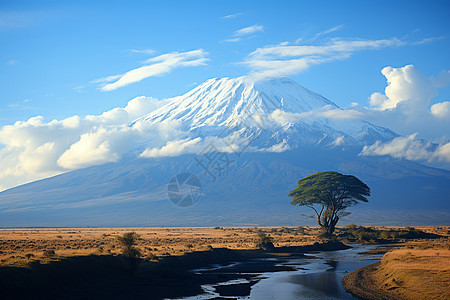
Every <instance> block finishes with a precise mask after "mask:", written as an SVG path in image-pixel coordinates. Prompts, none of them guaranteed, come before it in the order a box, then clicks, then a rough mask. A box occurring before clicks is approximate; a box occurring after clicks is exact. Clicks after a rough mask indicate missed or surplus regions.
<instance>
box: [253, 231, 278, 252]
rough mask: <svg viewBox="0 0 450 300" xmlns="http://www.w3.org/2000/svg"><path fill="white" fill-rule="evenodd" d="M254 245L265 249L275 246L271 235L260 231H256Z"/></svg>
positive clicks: (271, 248)
mask: <svg viewBox="0 0 450 300" xmlns="http://www.w3.org/2000/svg"><path fill="white" fill-rule="evenodd" d="M256 247H258V248H260V249H263V250H266V251H267V250H273V249H274V248H275V246H274V245H273V238H272V237H271V236H268V235H266V234H265V233H264V232H262V231H260V232H258V239H257V243H256Z"/></svg>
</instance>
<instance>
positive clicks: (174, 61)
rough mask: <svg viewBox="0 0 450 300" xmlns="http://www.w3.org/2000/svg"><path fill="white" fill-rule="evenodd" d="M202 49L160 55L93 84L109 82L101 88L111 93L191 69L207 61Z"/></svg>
mask: <svg viewBox="0 0 450 300" xmlns="http://www.w3.org/2000/svg"><path fill="white" fill-rule="evenodd" d="M207 54H208V53H206V52H205V51H204V50H203V49H198V50H193V51H187V52H180V53H178V52H173V53H167V54H162V55H159V56H156V57H153V58H150V59H148V60H146V61H145V63H146V64H148V65H145V66H142V67H139V68H136V69H133V70H131V71H128V72H126V73H125V74H123V75H114V76H109V77H106V78H101V79H97V80H95V81H94V82H110V81H114V82H112V83H108V84H104V85H102V86H101V88H100V89H101V90H102V91H112V90H115V89H118V88H120V87H124V86H127V85H129V84H132V83H135V82H138V81H141V80H143V79H145V78H148V77H153V76H160V75H163V74H167V73H169V72H171V71H172V70H174V69H176V68H179V67H193V66H201V65H205V63H206V61H208V59H207V58H205V56H206V55H207Z"/></svg>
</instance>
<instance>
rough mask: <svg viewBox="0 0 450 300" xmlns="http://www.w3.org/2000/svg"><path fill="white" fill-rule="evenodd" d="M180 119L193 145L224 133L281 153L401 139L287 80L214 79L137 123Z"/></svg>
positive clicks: (245, 77) (171, 101)
mask: <svg viewBox="0 0 450 300" xmlns="http://www.w3.org/2000/svg"><path fill="white" fill-rule="evenodd" d="M175 120H176V121H180V122H181V128H182V130H183V131H185V132H187V133H189V134H188V136H187V139H186V140H185V141H188V142H190V145H192V143H197V142H198V141H199V140H198V139H199V138H200V139H205V138H207V137H211V136H214V137H217V136H219V135H222V133H223V131H224V130H227V131H228V132H227V135H235V136H236V135H239V136H240V137H241V138H253V137H255V135H256V134H257V135H258V136H260V138H259V140H257V141H255V142H254V144H253V146H255V147H257V149H258V147H264V148H267V147H274V146H276V149H280V147H281V146H280V145H281V144H283V145H286V146H288V147H282V148H281V149H285V150H287V149H291V148H296V147H298V146H300V145H304V144H322V145H328V146H340V145H344V144H359V143H360V142H362V141H366V142H374V141H376V140H383V141H384V140H390V139H392V138H394V137H396V136H397V135H396V134H395V133H393V132H392V131H390V130H388V129H386V128H382V127H378V126H375V125H373V124H370V123H368V122H364V121H361V120H358V119H354V118H353V117H352V118H351V119H348V118H347V116H346V114H345V110H342V109H341V108H340V107H338V106H337V105H336V104H334V103H333V102H332V101H330V100H328V99H326V98H324V97H323V96H321V95H319V94H317V93H314V92H312V91H310V90H308V89H306V88H304V87H303V86H301V85H300V84H298V83H297V82H295V81H293V80H292V79H289V78H285V77H282V78H273V79H269V80H264V81H255V80H253V79H252V78H251V77H248V76H243V77H238V78H228V77H227V78H214V79H209V80H207V81H205V82H204V83H202V84H201V85H199V86H197V87H196V88H194V89H193V90H191V91H189V92H188V93H186V94H184V95H182V96H178V97H174V98H172V99H168V103H167V104H166V105H164V106H162V107H160V108H159V109H157V110H155V111H153V112H151V113H149V114H147V115H145V116H143V117H141V118H140V119H138V120H136V121H135V122H134V123H136V122H146V123H150V124H158V123H161V122H164V121H166V122H167V121H175ZM134 123H132V124H134ZM243 125H244V126H243ZM233 129H234V131H233ZM222 137H223V136H222ZM194 139H197V140H196V141H197V142H193V140H194ZM249 149H251V148H249Z"/></svg>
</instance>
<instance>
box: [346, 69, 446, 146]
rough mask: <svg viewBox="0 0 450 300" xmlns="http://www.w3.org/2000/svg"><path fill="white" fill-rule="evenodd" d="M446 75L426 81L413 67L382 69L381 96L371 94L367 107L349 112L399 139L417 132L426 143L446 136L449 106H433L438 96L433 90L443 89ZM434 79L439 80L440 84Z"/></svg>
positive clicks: (443, 104)
mask: <svg viewBox="0 0 450 300" xmlns="http://www.w3.org/2000/svg"><path fill="white" fill-rule="evenodd" d="M447 73H448V72H447V71H444V72H441V74H440V75H439V76H437V77H430V78H428V77H426V76H425V75H424V74H423V73H422V72H420V71H419V70H418V69H417V68H416V67H414V66H413V65H406V66H404V67H401V68H393V67H385V68H383V70H382V74H383V75H384V76H385V77H386V80H387V86H386V88H385V92H384V94H382V93H379V92H377V93H373V94H372V95H371V96H370V98H369V101H370V107H363V106H359V105H353V107H352V110H354V111H358V112H360V114H361V115H360V116H361V118H363V119H366V120H368V121H371V122H374V123H376V124H378V125H381V126H384V127H388V128H390V129H392V130H394V131H396V132H398V133H400V134H402V135H409V134H411V132H419V134H420V135H421V136H422V137H425V138H427V139H431V140H436V139H440V138H441V137H442V136H446V135H448V126H450V112H449V110H450V103H449V102H448V101H443V102H438V103H434V104H432V102H435V101H436V98H437V96H438V95H439V94H438V89H437V88H436V87H437V86H440V87H444V86H445V85H444V83H446V82H445V80H443V79H442V78H444V77H445V76H446V75H445V74H447ZM443 74H444V75H443ZM436 78H441V79H439V84H437V83H436ZM449 83H450V82H449ZM399 120H401V122H399Z"/></svg>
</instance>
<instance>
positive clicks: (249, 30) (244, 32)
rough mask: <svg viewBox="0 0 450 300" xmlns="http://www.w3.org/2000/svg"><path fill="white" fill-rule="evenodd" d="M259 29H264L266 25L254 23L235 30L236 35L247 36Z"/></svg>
mask: <svg viewBox="0 0 450 300" xmlns="http://www.w3.org/2000/svg"><path fill="white" fill-rule="evenodd" d="M259 31H264V27H263V26H261V25H252V26H249V27H245V28H241V29H239V30H236V31H235V32H234V36H245V35H251V34H254V33H256V32H259Z"/></svg>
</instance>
